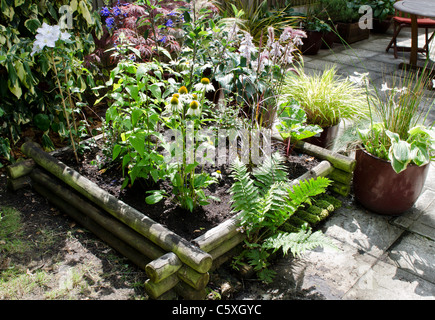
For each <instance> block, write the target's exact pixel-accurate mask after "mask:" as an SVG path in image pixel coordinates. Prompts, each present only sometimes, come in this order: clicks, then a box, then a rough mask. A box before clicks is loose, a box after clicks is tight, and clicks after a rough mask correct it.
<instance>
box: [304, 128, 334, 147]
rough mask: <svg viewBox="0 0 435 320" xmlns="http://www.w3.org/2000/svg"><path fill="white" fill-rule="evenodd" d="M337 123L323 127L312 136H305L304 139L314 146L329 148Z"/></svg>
mask: <svg viewBox="0 0 435 320" xmlns="http://www.w3.org/2000/svg"><path fill="white" fill-rule="evenodd" d="M338 128H339V124H337V125H335V126H332V127H326V128H323V131H322V132H321V133H319V134H317V135H315V136H313V137H310V138H307V139H305V140H304V141H306V142H308V143H311V144H314V145H316V146H319V147H322V148H325V149H328V148H330V147H331V146H332V145H333V143H334V140H335V138H336V137H337V134H338Z"/></svg>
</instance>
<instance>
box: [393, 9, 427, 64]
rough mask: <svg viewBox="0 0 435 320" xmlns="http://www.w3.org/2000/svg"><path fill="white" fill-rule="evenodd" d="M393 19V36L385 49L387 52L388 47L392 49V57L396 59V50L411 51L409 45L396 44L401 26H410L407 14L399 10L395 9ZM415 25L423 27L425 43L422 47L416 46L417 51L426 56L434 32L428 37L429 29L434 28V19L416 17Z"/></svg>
mask: <svg viewBox="0 0 435 320" xmlns="http://www.w3.org/2000/svg"><path fill="white" fill-rule="evenodd" d="M392 19H393V28H394V33H393V38H392V39H391V41H390V43H389V44H388V46H387V48H386V51H387V52H388V51H389V50H390V48H393V49H394V58H396V59H397V52H398V50H401V51H404V52H409V51H411V48H410V47H404V46H397V36H398V35H399V33H400V31H401V30H402V28H411V18H410V16H409V14H407V13H404V12H401V11H399V10H396V13H395V15H394V17H393V18H392ZM417 25H418V27H419V28H424V29H425V35H426V38H425V40H426V43H425V45H424V46H423V47H422V48H420V47H419V48H418V49H417V52H423V53H425V54H426V57H429V44H430V42H431V41H432V39H433V38H434V35H435V32H433V33H432V35H431V36H430V37H429V29H434V28H435V20H433V19H430V18H424V17H419V16H418V17H417Z"/></svg>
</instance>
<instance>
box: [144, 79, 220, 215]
mask: <svg viewBox="0 0 435 320" xmlns="http://www.w3.org/2000/svg"><path fill="white" fill-rule="evenodd" d="M210 90H214V88H213V85H212V84H211V83H210V80H209V79H208V78H203V79H202V80H201V82H200V83H198V84H196V85H195V86H194V91H193V93H189V92H188V90H187V88H186V87H185V86H182V87H181V88H180V89H179V90H178V93H175V94H173V95H172V97H169V98H168V99H167V102H166V103H167V105H166V110H165V112H164V116H163V119H164V125H165V126H166V127H167V128H169V129H171V130H172V131H171V132H172V133H174V135H175V141H174V143H172V144H171V143H169V142H168V144H169V145H168V146H167V147H166V150H167V151H168V152H169V154H168V155H167V159H168V160H167V163H168V165H167V176H168V177H169V180H170V182H171V185H172V193H173V194H174V195H175V201H176V202H177V203H178V204H179V205H180V206H181V207H182V208H183V209H186V210H189V211H191V212H192V211H194V209H195V208H197V207H198V206H202V205H207V204H209V200H211V199H213V200H217V201H218V200H219V199H218V198H216V197H214V196H212V195H206V194H205V192H204V190H205V189H206V188H207V187H208V186H210V185H211V184H213V183H216V182H217V179H216V177H214V176H212V175H211V174H209V173H207V172H205V171H204V170H203V167H202V169H201V166H204V165H205V163H206V162H207V160H206V159H204V158H203V156H204V152H205V153H207V151H206V150H203V144H204V143H205V145H207V146H209V147H213V146H212V145H210V143H209V142H210V141H209V140H208V139H209V136H207V134H204V133H203V132H202V130H201V129H202V126H203V125H204V124H205V122H206V120H204V118H203V117H202V111H203V109H204V107H205V104H206V101H205V93H206V91H210ZM211 142H212V141H211ZM201 153H202V154H201ZM200 158H201V159H200ZM149 193H151V195H150V196H148V197H147V198H146V201H147V203H149V204H153V203H156V202H158V201H160V200H161V199H163V198H164V197H167V196H168V195H167V194H166V193H165V192H164V191H163V190H157V191H150V192H149Z"/></svg>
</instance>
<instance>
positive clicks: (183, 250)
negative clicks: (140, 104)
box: [7, 142, 355, 300]
mask: <svg viewBox="0 0 435 320" xmlns="http://www.w3.org/2000/svg"><path fill="white" fill-rule="evenodd" d="M296 147H297V148H298V149H299V150H301V151H302V152H304V153H307V154H310V155H313V156H315V157H316V158H319V159H321V160H323V161H321V162H320V164H319V165H317V166H316V167H315V168H313V169H312V170H310V171H309V172H307V173H305V174H304V175H302V176H301V177H299V178H298V179H295V180H294V181H292V184H296V183H299V182H300V181H303V180H305V179H310V178H315V177H319V176H328V177H330V176H332V177H335V176H338V177H339V178H337V179H336V180H334V185H336V184H338V185H337V188H338V187H340V186H341V188H345V187H346V186H347V185H348V184H349V183H350V179H349V175H352V172H353V169H354V168H355V163H354V162H355V161H354V160H353V159H350V158H348V157H345V156H342V155H338V154H335V153H332V152H331V151H329V150H326V149H323V148H319V147H316V146H313V145H310V144H308V143H302V144H298V145H297V146H296ZM22 151H23V153H24V154H25V155H26V156H28V157H29V159H28V160H24V161H20V162H18V163H16V164H14V165H12V166H10V167H12V168H10V169H9V168H8V170H7V172H8V180H10V181H11V182H10V185H16V186H17V187H16V188H15V187H14V188H12V190H16V189H17V188H19V187H20V186H21V185H25V184H22V183H19V182H20V181H24V180H25V181H30V183H31V185H32V186H33V188H34V189H35V190H36V191H37V192H38V193H40V194H41V195H42V196H44V197H45V198H47V199H48V200H49V201H50V202H52V203H53V204H54V205H55V206H57V207H59V208H60V209H62V210H63V211H64V212H65V213H67V214H69V215H70V216H71V217H72V218H73V219H75V220H76V221H78V222H79V223H81V224H82V225H83V226H84V227H86V228H88V229H89V230H90V231H91V232H93V233H94V234H95V235H96V236H98V237H99V238H101V239H102V240H103V241H105V242H106V243H108V244H109V245H110V246H112V247H113V248H114V249H115V250H117V251H118V252H119V253H121V254H122V255H124V256H125V257H127V258H128V259H130V260H131V261H132V262H133V263H135V264H136V265H137V266H138V267H140V268H141V269H143V270H144V271H145V272H146V274H147V276H148V279H147V280H146V282H145V284H144V285H145V289H146V292H147V293H148V294H149V296H150V297H151V298H152V299H176V298H177V297H183V298H184V299H189V300H196V299H204V298H205V296H206V286H207V284H208V281H209V278H210V275H209V272H211V271H212V270H216V269H217V268H218V267H219V266H220V265H221V264H222V263H224V262H225V261H227V260H228V259H230V258H231V256H233V255H234V253H236V252H237V251H238V250H239V249H240V246H239V245H240V244H241V243H242V242H243V240H244V239H245V238H246V235H245V234H244V233H242V232H240V231H239V219H238V216H237V215H236V216H233V217H232V218H230V219H228V220H226V221H224V222H223V223H221V224H219V225H218V226H216V227H214V228H212V229H210V230H208V231H206V232H205V233H204V234H203V235H201V236H199V237H197V238H196V239H194V240H192V241H190V242H189V241H187V240H186V239H184V238H182V237H180V236H178V235H177V234H175V233H174V232H172V231H170V230H168V229H167V228H166V227H164V226H162V225H160V224H158V223H157V222H155V221H153V220H151V219H150V218H149V217H147V216H146V215H145V214H144V213H142V212H139V211H137V210H135V209H134V208H131V207H130V206H128V205H127V204H125V203H123V202H122V201H120V200H118V199H117V198H115V197H113V196H112V195H110V194H109V193H107V192H106V191H104V190H102V189H101V188H99V187H98V186H97V185H96V184H94V183H92V182H91V181H89V180H88V179H87V178H85V177H83V176H81V175H80V174H79V173H78V172H76V171H74V170H73V169H71V168H69V167H68V166H66V165H65V164H63V163H62V162H61V161H59V160H57V159H56V158H54V157H53V156H52V155H51V154H52V153H51V154H48V153H46V152H44V151H43V150H42V149H41V148H40V146H39V145H37V144H36V143H33V142H26V143H24V144H23V146H22ZM12 172H13V173H12ZM334 185H333V188H334ZM342 194H346V191H344V192H342Z"/></svg>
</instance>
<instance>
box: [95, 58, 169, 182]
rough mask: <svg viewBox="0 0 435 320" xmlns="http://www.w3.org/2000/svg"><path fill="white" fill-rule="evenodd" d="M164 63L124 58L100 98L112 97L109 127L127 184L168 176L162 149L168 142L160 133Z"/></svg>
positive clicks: (108, 112)
mask: <svg viewBox="0 0 435 320" xmlns="http://www.w3.org/2000/svg"><path fill="white" fill-rule="evenodd" d="M163 72H164V70H163V67H162V65H161V64H158V63H156V62H148V63H136V62H134V61H131V60H130V59H125V60H122V61H120V62H119V63H118V65H117V66H116V67H115V68H114V69H113V70H112V71H111V73H110V78H109V80H108V81H107V83H106V86H108V87H110V88H111V89H110V90H109V91H108V92H107V93H106V95H104V96H103V97H101V98H100V100H102V99H108V100H109V103H110V107H109V108H108V109H107V111H106V119H105V120H106V123H105V131H106V133H108V134H109V140H111V141H109V143H111V144H112V146H111V150H112V155H111V158H112V160H115V161H120V162H121V164H122V170H123V173H127V174H128V175H127V177H126V178H125V180H124V183H123V185H122V187H123V188H125V187H126V186H127V185H128V184H129V183H131V184H133V183H134V182H135V180H136V179H137V178H142V179H143V181H145V182H147V183H150V184H152V182H153V181H154V183H155V182H157V181H158V180H159V179H163V178H165V174H166V164H165V161H164V157H163V155H162V154H161V152H160V151H159V150H158V149H159V147H161V146H162V145H163V144H164V139H163V137H162V136H161V133H159V125H160V124H161V119H160V113H161V106H162V104H163V101H164V99H165V98H166V96H167V95H169V93H170V92H171V90H170V89H167V90H163V89H164V88H165V85H167V80H164V79H163Z"/></svg>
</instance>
